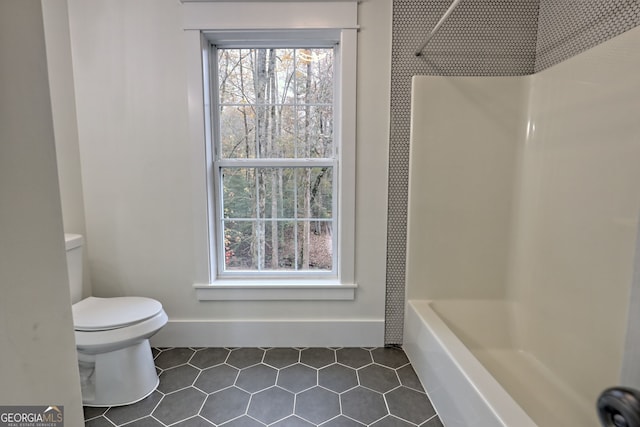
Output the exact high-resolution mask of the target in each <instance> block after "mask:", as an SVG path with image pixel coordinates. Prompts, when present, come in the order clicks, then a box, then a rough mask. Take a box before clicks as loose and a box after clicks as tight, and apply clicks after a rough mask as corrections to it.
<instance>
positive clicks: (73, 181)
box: [42, 0, 91, 297]
mask: <svg viewBox="0 0 640 427" xmlns="http://www.w3.org/2000/svg"><path fill="white" fill-rule="evenodd" d="M42 14H43V21H44V36H45V42H46V48H47V70H48V74H49V87H50V88H51V110H52V113H53V131H54V135H55V140H56V159H57V163H58V181H59V183H60V201H61V202H62V221H63V224H64V230H65V232H66V233H75V234H82V235H85V234H86V228H85V220H84V199H83V194H82V174H81V170H80V151H79V146H78V122H77V119H76V101H75V89H74V87H73V68H72V64H71V40H70V37H69V17H68V9H67V0H47V1H45V2H42ZM84 244H85V248H86V247H87V246H88V244H89V243H88V242H87V240H86V239H85V243H84ZM84 261H85V262H84V269H83V276H84V277H83V284H84V286H83V292H82V293H83V296H84V297H87V296H89V295H90V294H91V281H90V277H89V268H88V263H87V262H86V259H85V260H84Z"/></svg>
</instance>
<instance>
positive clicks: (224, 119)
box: [220, 106, 257, 159]
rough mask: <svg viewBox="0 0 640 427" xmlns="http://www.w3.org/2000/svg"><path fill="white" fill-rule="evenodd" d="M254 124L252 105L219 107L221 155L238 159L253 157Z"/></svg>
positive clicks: (254, 154)
mask: <svg viewBox="0 0 640 427" xmlns="http://www.w3.org/2000/svg"><path fill="white" fill-rule="evenodd" d="M256 126H257V123H256V112H255V109H254V108H253V107H228V106H227V107H221V108H220V139H221V140H220V151H221V153H220V154H221V156H222V157H223V158H238V159H252V158H255V157H256V133H255V129H256Z"/></svg>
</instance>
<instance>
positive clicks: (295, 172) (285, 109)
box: [216, 48, 337, 272]
mask: <svg viewBox="0 0 640 427" xmlns="http://www.w3.org/2000/svg"><path fill="white" fill-rule="evenodd" d="M216 56H217V75H218V98H219V99H218V100H217V101H218V102H217V106H216V110H217V111H216V113H217V117H218V119H219V140H218V141H217V142H216V164H217V165H218V166H217V173H218V174H219V185H218V188H219V192H220V201H221V203H222V208H221V209H220V210H219V211H220V217H219V218H218V227H219V238H218V242H219V243H218V244H219V246H220V250H223V251H224V266H223V271H225V272H236V271H240V272H241V271H248V272H254V271H285V272H291V271H293V272H311V271H316V272H323V271H324V272H331V271H334V269H335V265H334V264H335V256H334V255H335V254H334V247H335V245H334V240H333V239H334V238H335V236H334V231H335V227H334V224H335V219H336V218H335V216H334V215H335V213H334V199H335V197H336V189H335V188H334V187H335V183H336V182H337V181H336V179H337V177H336V176H335V164H336V163H335V161H336V147H335V143H334V111H333V110H334V107H333V105H334V50H333V48H309V49H301V48H284V49H283V48H267V49H236V48H233V49H231V48H218V49H217V55H216Z"/></svg>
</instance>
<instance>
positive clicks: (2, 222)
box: [0, 0, 83, 426]
mask: <svg viewBox="0 0 640 427" xmlns="http://www.w3.org/2000/svg"><path fill="white" fill-rule="evenodd" d="M0 141H2V143H0V206H2V208H1V209H0V290H1V291H2V298H0V325H1V326H0V360H1V361H2V363H0V378H2V381H1V385H0V402H2V404H14V405H34V404H38V405H64V409H65V418H66V419H65V421H66V424H65V425H69V426H79V425H82V422H83V421H82V406H81V397H80V379H79V375H78V366H77V359H76V351H75V341H74V338H73V323H72V318H71V303H70V297H69V286H68V282H67V268H66V261H65V250H64V238H63V228H62V215H61V207H60V196H59V189H58V180H57V171H56V157H55V149H54V132H53V124H52V113H51V103H50V100H49V85H48V81H47V63H46V52H45V44H44V30H43V21H42V9H41V4H40V1H37V0H30V1H27V0H24V1H19V2H18V1H9V2H0Z"/></svg>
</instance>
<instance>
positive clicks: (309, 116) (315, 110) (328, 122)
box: [296, 106, 333, 158]
mask: <svg viewBox="0 0 640 427" xmlns="http://www.w3.org/2000/svg"><path fill="white" fill-rule="evenodd" d="M297 117H298V127H297V130H298V133H297V142H296V145H297V147H296V149H297V157H299V158H332V157H333V109H332V108H331V107H318V106H306V107H300V108H298V113H297Z"/></svg>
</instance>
